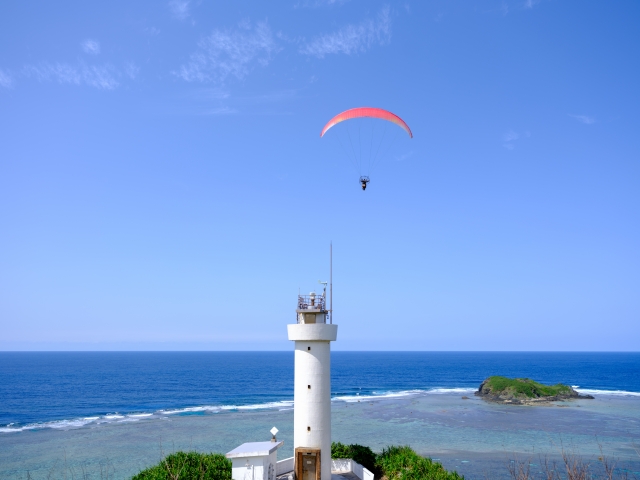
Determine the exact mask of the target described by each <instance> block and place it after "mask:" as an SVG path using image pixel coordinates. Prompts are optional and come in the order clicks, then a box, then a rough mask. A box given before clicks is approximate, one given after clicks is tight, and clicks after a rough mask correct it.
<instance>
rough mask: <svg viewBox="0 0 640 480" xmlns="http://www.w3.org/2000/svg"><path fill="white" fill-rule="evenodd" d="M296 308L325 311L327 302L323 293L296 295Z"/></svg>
mask: <svg viewBox="0 0 640 480" xmlns="http://www.w3.org/2000/svg"><path fill="white" fill-rule="evenodd" d="M298 310H320V311H321V312H326V311H327V302H326V299H325V297H324V295H298Z"/></svg>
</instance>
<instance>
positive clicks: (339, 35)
mask: <svg viewBox="0 0 640 480" xmlns="http://www.w3.org/2000/svg"><path fill="white" fill-rule="evenodd" d="M390 40H391V18H390V13H389V7H385V8H383V9H382V11H381V12H380V13H379V14H378V16H377V18H376V19H375V20H374V19H368V20H365V21H364V22H361V23H359V24H355V25H347V26H345V27H343V28H341V29H340V30H338V31H336V32H332V33H327V34H324V35H321V36H319V37H316V38H315V39H313V40H312V41H311V42H309V43H307V44H305V45H303V46H302V47H301V48H300V52H301V53H303V54H305V55H313V56H315V57H318V58H324V56H325V55H329V54H334V53H335V54H337V53H344V54H346V55H351V54H354V53H359V52H364V51H366V50H367V49H369V48H370V47H371V46H372V45H374V44H376V43H377V44H379V45H384V44H387V43H389V41H390Z"/></svg>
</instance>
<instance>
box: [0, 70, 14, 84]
mask: <svg viewBox="0 0 640 480" xmlns="http://www.w3.org/2000/svg"><path fill="white" fill-rule="evenodd" d="M12 86H13V79H12V78H11V75H9V74H8V73H7V72H5V71H3V70H0V87H4V88H11V87H12Z"/></svg>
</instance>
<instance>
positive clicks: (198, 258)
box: [0, 0, 640, 351]
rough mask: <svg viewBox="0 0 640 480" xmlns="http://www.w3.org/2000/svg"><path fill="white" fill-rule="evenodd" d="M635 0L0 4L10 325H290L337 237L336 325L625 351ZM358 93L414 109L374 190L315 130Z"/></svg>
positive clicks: (78, 329) (161, 331) (0, 209)
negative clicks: (299, 300) (301, 294)
mask: <svg viewBox="0 0 640 480" xmlns="http://www.w3.org/2000/svg"><path fill="white" fill-rule="evenodd" d="M639 21H640V4H639V3H638V2H635V1H618V2H601V1H563V0H539V1H534V0H518V1H515V0H514V1H507V0H505V1H502V0H496V1H493V0H486V1H472V0H464V1H463V0H448V1H443V0H435V1H429V2H427V1H419V2H417V1H408V2H378V1H375V0H369V1H361V0H350V1H347V0H344V1H339V0H334V1H330V0H290V1H282V2H264V1H235V2H220V1H204V0H202V1H197V0H192V1H187V0H172V1H157V2H149V1H146V2H145V1H142V2H124V1H110V2H81V1H77V2H72V1H66V2H31V1H23V2H3V3H2V4H1V5H0V224H1V225H2V235H1V236H0V349H2V350H16V349H17V350H20V349H24V350H34V349H35V350H38V349H62V350H64V349H71V350H75V349H89V350H94V349H95V350H110V349H115V350H121V349H134V350H149V349H151V350H154V349H155V350H157V349H160V350H162V349H168V350H172V349H187V350H189V349H239V350H243V349H247V350H258V349H259V350H262V349H276V350H283V349H290V348H291V345H290V344H289V342H288V341H287V340H286V329H285V325H286V324H287V323H291V322H293V321H294V315H295V313H294V309H295V304H296V295H297V293H298V289H301V291H302V292H305V293H306V292H309V291H310V290H312V289H317V288H318V284H317V281H318V280H319V279H323V280H325V279H327V277H328V249H329V242H330V241H333V246H334V284H335V286H334V291H335V304H334V307H335V319H336V323H338V324H339V328H340V330H339V340H338V342H337V343H336V344H335V346H334V348H337V349H343V350H633V351H637V350H639V349H640V295H639V293H638V292H640V253H639V251H640V249H639V248H638V247H639V246H640V222H639V215H638V213H639V207H640V193H639V192H640V188H638V185H639V184H640V165H639V159H640V140H639V136H638V131H639V127H640V117H639V116H638V111H639V110H640V93H639V90H638V85H640V55H638V46H639V45H640V29H638V28H637V25H638V24H639ZM358 106H375V107H381V108H386V109H389V110H391V111H392V112H395V113H397V114H398V115H400V116H401V117H402V118H403V119H404V120H406V121H407V123H408V124H409V125H410V127H411V129H412V130H413V133H414V138H413V139H411V140H409V139H408V138H404V137H403V138H401V139H400V140H399V141H398V142H397V143H393V144H392V146H391V149H390V150H389V153H388V154H386V155H385V158H383V159H382V161H381V163H380V166H379V167H377V169H376V170H375V173H372V175H371V183H370V186H369V188H368V189H367V191H366V192H362V190H361V189H360V188H359V184H358V172H356V171H355V169H354V168H353V167H352V165H351V164H350V161H349V159H348V158H346V156H345V155H344V154H343V152H342V151H341V150H340V149H338V148H336V145H335V141H334V140H335V138H333V137H332V138H329V137H330V134H332V133H334V132H331V131H330V132H329V133H328V134H327V136H326V137H325V138H323V139H320V138H319V133H320V130H321V129H322V127H323V125H324V124H325V123H326V122H327V121H328V120H329V119H330V118H331V117H333V116H334V115H335V114H337V113H339V112H341V111H343V110H345V109H347V108H352V107H358ZM396 128H397V127H396ZM397 130H398V131H400V129H397ZM342 131H344V130H342ZM335 132H336V133H339V129H338V127H335ZM400 132H401V131H400Z"/></svg>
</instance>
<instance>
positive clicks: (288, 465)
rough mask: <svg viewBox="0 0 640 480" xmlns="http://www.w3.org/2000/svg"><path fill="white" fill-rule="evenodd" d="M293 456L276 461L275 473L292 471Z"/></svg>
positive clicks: (280, 473)
mask: <svg viewBox="0 0 640 480" xmlns="http://www.w3.org/2000/svg"><path fill="white" fill-rule="evenodd" d="M294 458H295V457H289V458H285V459H284V460H280V461H278V463H277V464H276V475H282V474H283V473H287V472H293V463H294Z"/></svg>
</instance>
